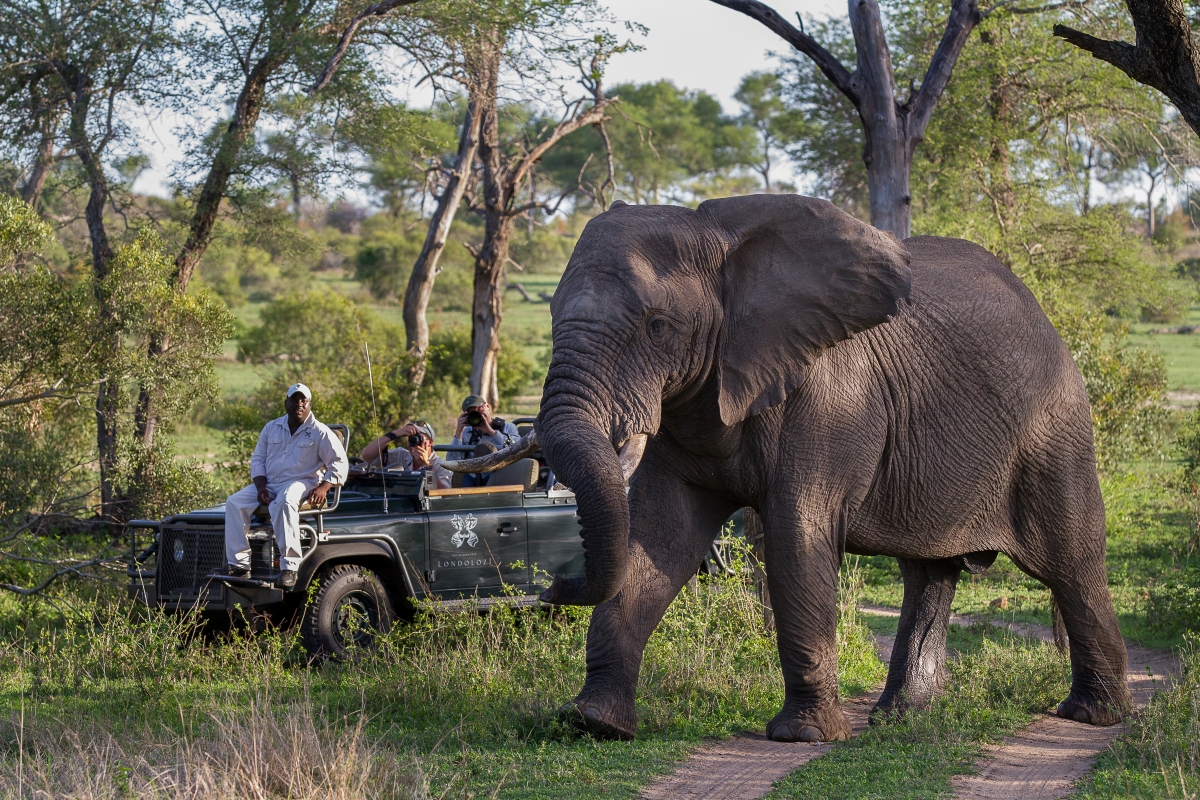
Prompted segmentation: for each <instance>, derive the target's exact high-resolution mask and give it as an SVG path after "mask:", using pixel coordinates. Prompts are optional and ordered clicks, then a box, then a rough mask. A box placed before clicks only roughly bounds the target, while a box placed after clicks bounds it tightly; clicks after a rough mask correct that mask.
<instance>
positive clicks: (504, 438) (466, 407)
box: [450, 394, 521, 457]
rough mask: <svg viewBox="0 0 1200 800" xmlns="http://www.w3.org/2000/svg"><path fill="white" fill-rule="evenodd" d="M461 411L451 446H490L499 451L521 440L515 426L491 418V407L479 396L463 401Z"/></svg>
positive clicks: (498, 418)
mask: <svg viewBox="0 0 1200 800" xmlns="http://www.w3.org/2000/svg"><path fill="white" fill-rule="evenodd" d="M462 411H463V413H462V414H460V415H459V417H458V427H457V428H456V429H455V431H454V439H453V440H451V442H450V443H451V444H456V445H468V446H471V447H474V446H476V445H479V444H492V445H495V447H496V449H498V450H499V449H502V448H504V447H507V446H508V445H510V444H512V443H513V442H515V441H517V439H520V438H521V434H519V433H517V426H516V425H513V424H512V423H511V422H505V421H504V420H502V419H500V417H496V416H493V415H492V407H491V406H490V405H489V404H488V401H486V400H484V399H483V398H482V397H480V396H479V395H475V394H473V395H471V396H470V397H468V398H467V399H466V400H463V403H462ZM459 455H460V457H461V455H462V454H461V453H460V454H459Z"/></svg>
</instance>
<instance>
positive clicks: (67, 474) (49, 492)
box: [0, 420, 90, 526]
mask: <svg viewBox="0 0 1200 800" xmlns="http://www.w3.org/2000/svg"><path fill="white" fill-rule="evenodd" d="M74 421H75V420H68V422H74ZM75 438H76V439H78V437H75ZM83 444H84V448H86V442H84V443H83ZM79 445H80V442H79V441H72V436H71V431H70V429H69V427H68V425H65V424H60V425H53V426H50V431H49V432H47V431H39V430H36V429H33V430H31V429H30V428H28V427H13V428H4V429H0V526H9V525H14V524H20V523H22V522H23V521H24V520H25V519H26V518H27V517H28V516H29V515H36V514H46V513H51V512H56V511H72V510H74V509H75V508H77V507H78V506H79V504H80V497H79V496H80V495H81V494H86V493H87V491H88V490H89V488H90V487H89V486H88V483H87V481H86V480H85V479H86V477H87V476H86V471H85V470H84V468H83V466H84V465H83V464H82V463H81V458H80V451H81V450H82V451H83V452H84V453H86V452H87V450H86V449H84V448H80V447H79Z"/></svg>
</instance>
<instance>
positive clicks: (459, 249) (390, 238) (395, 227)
mask: <svg viewBox="0 0 1200 800" xmlns="http://www.w3.org/2000/svg"><path fill="white" fill-rule="evenodd" d="M459 216H460V217H461V215H459ZM473 223H474V220H464V219H461V218H456V219H455V221H454V224H453V225H452V226H451V228H450V235H449V237H448V239H449V243H448V244H447V246H446V249H445V251H444V252H443V253H442V256H441V258H440V259H439V260H438V268H439V270H440V272H439V273H438V276H437V281H436V282H435V283H434V285H433V293H432V294H431V296H430V298H429V310H430V311H467V312H469V311H470V310H471V303H472V297H473V296H474V282H475V262H474V259H473V258H472V257H471V254H470V252H469V251H468V250H467V248H466V247H464V246H463V244H464V243H466V242H471V241H477V240H478V239H477V230H476V227H475V225H474V224H473ZM427 228H428V226H427V225H426V224H420V223H419V220H416V219H413V218H412V216H411V215H408V214H402V215H399V216H397V217H387V216H384V215H376V216H375V217H372V218H371V219H369V220H367V221H366V222H364V223H363V226H362V234H361V239H360V244H359V246H358V250H357V252H356V253H355V255H354V276H355V278H357V279H358V280H360V281H362V282H363V283H365V284H367V287H368V289H370V292H371V295H372V296H374V297H377V298H380V299H399V298H403V297H404V292H405V289H406V288H407V287H408V278H409V276H410V275H411V274H412V267H413V263H414V262H415V261H416V259H417V256H418V255H419V254H420V252H421V247H422V246H423V245H424V243H425V233H426V230H427Z"/></svg>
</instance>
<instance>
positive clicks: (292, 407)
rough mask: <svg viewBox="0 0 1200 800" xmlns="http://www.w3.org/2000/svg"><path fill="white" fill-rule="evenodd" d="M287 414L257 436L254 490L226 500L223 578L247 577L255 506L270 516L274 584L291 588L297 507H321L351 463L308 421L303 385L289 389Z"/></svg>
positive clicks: (332, 437) (296, 563)
mask: <svg viewBox="0 0 1200 800" xmlns="http://www.w3.org/2000/svg"><path fill="white" fill-rule="evenodd" d="M283 406H284V409H285V410H286V411H287V414H285V415H284V416H282V417H279V418H278V419H273V420H271V421H270V422H268V423H267V425H266V427H264V428H263V429H262V433H260V434H259V435H258V444H257V445H255V446H254V454H253V455H252V456H251V457H250V476H251V478H252V479H253V481H254V485H252V486H247V487H246V488H245V489H242V490H241V491H239V492H237V493H235V494H232V495H230V496H229V499H228V500H226V501H225V560H226V562H228V565H227V566H226V569H225V572H224V573H223V574H226V575H231V576H234V577H239V578H244V577H248V576H249V575H250V543H249V542H248V541H246V532H247V531H248V530H249V528H250V514H251V513H252V512H253V511H254V509H255V508H257V507H258V506H259V505H265V506H267V507H268V508H270V511H271V525H272V527H273V528H274V529H275V542H276V544H277V545H278V548H279V568H280V569H281V570H283V574H282V575H281V576H280V578H279V584H280V585H281V586H284V587H291V586H295V585H296V570H297V569H299V567H300V505H301V504H302V503H303V502H304V501H305V499H307V500H308V502H310V503H312V504H313V505H316V506H320V505H322V504H324V502H325V495H326V494H328V492H329V490H330V489H331V488H332V487H334V486H340V485H341V484H342V483H343V482H344V481H345V480H346V474H347V473H348V472H349V469H350V462H349V461H348V460H347V459H346V450H345V448H344V447H342V443H341V440H339V439H338V437H337V435H336V434H335V433H334V432H333V431H331V430H330V429H329V428H327V427H326V426H324V425H322V424H321V423H320V422H317V418H316V417H314V416H313V414H312V411H311V407H312V392H311V391H310V390H309V388H308V387H307V386H305V385H304V384H303V383H296V384H293V385H292V386H291V387H289V388H288V390H287V399H286V400H284V404H283Z"/></svg>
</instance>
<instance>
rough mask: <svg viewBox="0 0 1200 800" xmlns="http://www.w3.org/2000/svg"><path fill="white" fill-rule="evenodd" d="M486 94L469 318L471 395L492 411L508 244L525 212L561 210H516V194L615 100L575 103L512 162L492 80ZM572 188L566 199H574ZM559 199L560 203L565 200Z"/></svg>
mask: <svg viewBox="0 0 1200 800" xmlns="http://www.w3.org/2000/svg"><path fill="white" fill-rule="evenodd" d="M487 86H488V95H487V98H486V100H484V101H483V102H482V106H481V108H482V111H481V114H480V132H479V160H480V161H481V162H482V164H483V206H482V208H480V209H478V211H479V212H480V213H481V214H482V215H483V220H484V240H483V245H482V246H481V247H480V248H479V250H478V251H477V252H476V255H475V295H474V302H473V306H472V313H471V377H470V386H471V393H472V394H477V395H479V396H480V397H483V398H485V399H486V400H487V401H488V402H489V403H490V404H491V405H492V407H493V408H495V407H496V405H497V403H499V400H500V393H499V390H498V387H497V385H496V359H497V357H498V356H499V354H500V323H501V322H502V321H503V319H504V309H503V306H502V303H501V300H502V298H503V293H504V265H505V263H507V261H508V244H509V239H510V238H511V237H512V231H513V225H514V224H515V222H516V218H517V217H519V216H521V215H522V214H524V213H526V212H527V211H529V210H531V209H534V208H540V209H543V210H545V211H546V212H547V213H551V214H552V213H554V212H555V211H556V210H557V208H558V206H557V205H554V206H550V205H549V204H547V203H542V202H538V200H537V198H530V200H529V202H528V203H525V204H524V205H520V206H518V205H517V204H516V198H517V193H518V190H519V189H520V187H521V186H523V185H524V183H525V179H526V177H527V176H528V174H529V172H530V171H531V170H532V169H533V168H534V166H535V165H536V164H537V163H538V161H540V160H541V158H542V156H544V155H545V154H546V152H547V151H549V150H550V148H552V147H554V145H556V144H557V143H558V142H560V141H561V140H562V139H563V137H565V136H568V135H569V134H571V133H574V132H575V131H577V130H579V129H580V128H582V127H585V126H587V125H594V124H596V123H598V122H600V121H602V120H603V119H604V112H605V110H606V109H607V108H608V106H609V105H611V104H612V103H614V102H616V98H615V97H614V98H605V99H602V100H600V101H598V102H597V101H596V100H595V98H594V97H593V102H592V105H590V106H588V107H587V108H582V107H581V105H582V101H580V102H579V103H576V104H574V105H573V106H572V107H571V110H569V111H568V113H567V114H566V115H565V117H564V119H563V120H562V121H561V122H559V123H558V125H556V126H555V127H554V130H552V131H551V132H550V133H549V134H548V135H547V136H546V137H545V138H544V139H542V140H541V141H540V142H538V143H537V144H536V145H534V146H533V147H532V148H530V149H528V150H526V151H525V152H524V153H523V154H521V155H518V156H516V157H514V158H512V159H506V158H505V156H504V154H503V152H502V151H501V149H500V124H499V114H498V112H499V106H498V103H497V101H496V94H495V93H494V91H495V86H496V84H495V83H494V82H492V81H489V82H488V84H487ZM571 191H574V189H571V190H570V191H568V192H567V193H566V194H570V192H571ZM566 194H564V195H562V196H561V197H560V198H559V202H560V203H561V202H562V199H563V198H564V197H566Z"/></svg>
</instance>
